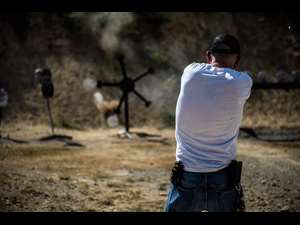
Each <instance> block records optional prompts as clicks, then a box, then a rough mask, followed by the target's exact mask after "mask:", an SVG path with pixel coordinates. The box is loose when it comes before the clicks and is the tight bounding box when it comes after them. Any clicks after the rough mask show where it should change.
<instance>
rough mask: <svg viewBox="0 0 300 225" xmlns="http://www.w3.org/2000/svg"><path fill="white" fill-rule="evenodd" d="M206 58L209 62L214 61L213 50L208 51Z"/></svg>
mask: <svg viewBox="0 0 300 225" xmlns="http://www.w3.org/2000/svg"><path fill="white" fill-rule="evenodd" d="M206 60H207V63H208V64H211V63H212V57H211V52H210V51H207V52H206Z"/></svg>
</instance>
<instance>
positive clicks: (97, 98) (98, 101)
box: [94, 91, 104, 105]
mask: <svg viewBox="0 0 300 225" xmlns="http://www.w3.org/2000/svg"><path fill="white" fill-rule="evenodd" d="M94 101H95V103H96V104H98V105H101V104H102V103H103V101H104V98H103V95H102V94H101V92H99V91H97V92H96V93H95V94H94Z"/></svg>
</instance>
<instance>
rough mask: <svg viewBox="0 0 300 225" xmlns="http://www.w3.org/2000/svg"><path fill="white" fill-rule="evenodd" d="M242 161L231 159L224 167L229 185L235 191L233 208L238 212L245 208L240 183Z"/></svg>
mask: <svg viewBox="0 0 300 225" xmlns="http://www.w3.org/2000/svg"><path fill="white" fill-rule="evenodd" d="M242 169H243V162H239V161H236V160H234V161H232V162H231V163H230V165H229V166H228V167H227V168H226V173H227V177H228V179H229V184H230V187H233V189H234V190H235V192H236V201H235V209H236V211H238V212H242V211H244V210H245V209H246V206H245V201H244V190H243V187H242V185H241V177H242Z"/></svg>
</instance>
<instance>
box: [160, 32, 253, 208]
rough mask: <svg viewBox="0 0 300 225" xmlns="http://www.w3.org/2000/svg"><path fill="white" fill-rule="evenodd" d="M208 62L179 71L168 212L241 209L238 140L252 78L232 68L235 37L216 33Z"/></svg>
mask: <svg viewBox="0 0 300 225" xmlns="http://www.w3.org/2000/svg"><path fill="white" fill-rule="evenodd" d="M207 61H208V63H207V64H206V63H202V64H199V63H192V64H191V65H189V66H187V67H186V68H185V70H184V73H183V75H182V80H181V91H180V95H179V98H178V102H177V108H176V141H177V150H176V163H175V166H174V168H173V170H172V178H171V181H172V184H171V190H170V193H169V196H168V200H167V204H166V211H167V212H182V211H184V212H193V211H196V212H203V211H208V212H226V211H227V212H233V211H237V210H238V209H243V208H244V205H243V201H242V189H241V185H240V174H241V163H240V162H237V161H236V156H237V139H238V134H239V128H240V125H241V121H242V116H243V109H244V105H245V102H246V100H247V99H248V98H249V97H250V93H251V88H252V84H253V81H252V79H251V77H250V76H249V75H248V74H247V73H245V72H239V71H237V67H238V65H239V62H240V44H239V41H238V40H237V39H236V38H235V37H233V36H231V35H228V34H222V35H219V36H217V37H216V38H215V39H214V41H213V43H212V44H211V46H210V48H209V50H208V51H207Z"/></svg>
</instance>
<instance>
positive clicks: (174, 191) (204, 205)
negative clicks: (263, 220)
mask: <svg viewBox="0 0 300 225" xmlns="http://www.w3.org/2000/svg"><path fill="white" fill-rule="evenodd" d="M235 200H236V192H235V190H234V188H233V187H232V186H230V184H229V181H228V178H227V175H226V173H225V172H222V171H220V172H216V173H191V172H183V178H182V180H181V183H180V185H174V184H171V188H170V192H169V195H168V199H167V204H166V207H165V211H166V212H207V211H208V212H234V211H235V209H234V203H235Z"/></svg>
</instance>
